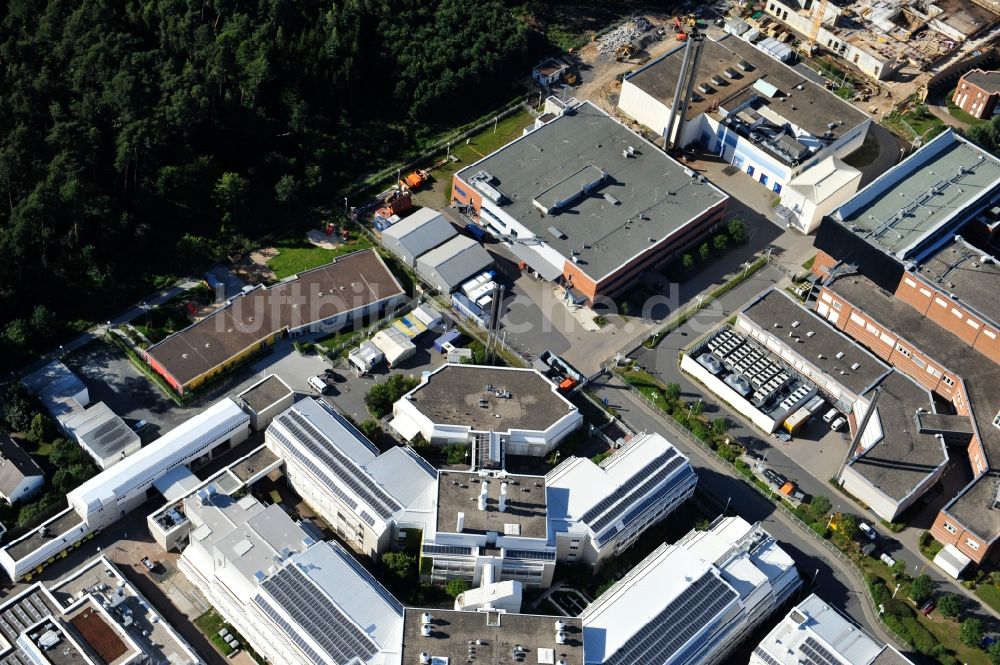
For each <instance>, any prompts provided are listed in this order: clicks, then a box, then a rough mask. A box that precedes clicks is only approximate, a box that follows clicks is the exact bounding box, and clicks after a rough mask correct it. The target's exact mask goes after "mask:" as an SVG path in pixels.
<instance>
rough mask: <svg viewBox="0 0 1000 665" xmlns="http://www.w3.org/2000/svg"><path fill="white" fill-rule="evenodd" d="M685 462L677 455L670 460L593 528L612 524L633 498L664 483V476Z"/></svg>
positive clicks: (597, 529)
mask: <svg viewBox="0 0 1000 665" xmlns="http://www.w3.org/2000/svg"><path fill="white" fill-rule="evenodd" d="M684 463H685V460H684V458H683V457H675V458H673V459H672V460H670V461H669V462H667V464H666V466H664V467H663V468H662V469H660V470H659V471H657V472H656V473H655V474H654V475H653V476H652V477H650V478H649V480H647V481H646V482H644V483H643V484H642V485H640V486H639V487H638V488H636V489H635V490H634V491H632V492H630V493H629V496H628V500H624V501H621V502H619V504H618V505H617V506H615V507H614V508H613V509H612V510H610V511H608V512H607V513H605V514H604V516H603V517H601V519H599V520H597V522H595V523H594V524H593V525H591V528H592V529H594V531H595V532H597V531H600V530H601V529H603V528H604V527H606V526H607V525H608V524H611V523H612V522H614V521H616V520H617V519H618V516H619V515H621V514H622V513H623V512H624V511H625V510H626V509H627V508H628V507H629V506H630V505H632V500H634V499H635V498H638V497H640V496H642V495H644V494H646V493H647V492H649V491H650V490H651V489H652V488H654V487H656V486H657V485H659V484H660V483H662V482H663V479H664V478H666V477H667V476H669V475H670V474H671V473H673V472H674V471H676V470H677V469H679V468H680V467H681V466H683V465H684Z"/></svg>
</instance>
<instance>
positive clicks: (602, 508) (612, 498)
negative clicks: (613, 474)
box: [582, 448, 677, 524]
mask: <svg viewBox="0 0 1000 665" xmlns="http://www.w3.org/2000/svg"><path fill="white" fill-rule="evenodd" d="M676 454H677V452H676V451H675V450H673V449H672V448H671V449H670V450H667V451H666V452H664V453H662V454H661V455H659V456H658V457H657V458H656V459H654V460H653V461H652V462H650V463H649V464H647V465H646V466H644V467H642V468H641V469H639V471H638V472H637V473H636V474H635V475H633V476H632V477H631V478H629V479H628V480H627V481H625V482H624V483H622V484H621V485H619V486H618V489H616V490H615V491H614V492H612V493H611V494H609V495H607V496H606V497H604V498H603V499H601V501H599V502H598V503H597V505H595V506H594V507H592V508H591V509H590V510H588V511H587V512H585V513H584V514H583V518H582V520H583V521H584V522H586V523H587V524H592V523H593V521H594V520H595V519H597V517H598V516H599V515H601V514H602V513H604V512H606V511H607V510H609V509H610V508H611V507H612V506H614V505H615V504H616V503H618V501H619V500H621V498H622V497H624V496H625V495H626V494H628V493H629V492H630V491H631V490H632V488H633V487H635V486H636V485H638V484H639V483H641V482H642V481H643V480H645V479H646V478H648V477H649V475H650V474H651V473H653V471H655V470H656V469H658V468H659V467H660V466H662V465H663V464H664V463H666V462H667V461H668V460H669V459H670V458H671V457H673V456H674V455H676Z"/></svg>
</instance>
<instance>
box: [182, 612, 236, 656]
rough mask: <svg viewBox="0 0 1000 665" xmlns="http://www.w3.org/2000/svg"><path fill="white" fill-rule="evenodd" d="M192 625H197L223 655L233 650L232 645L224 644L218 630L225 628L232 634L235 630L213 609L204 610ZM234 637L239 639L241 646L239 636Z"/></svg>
mask: <svg viewBox="0 0 1000 665" xmlns="http://www.w3.org/2000/svg"><path fill="white" fill-rule="evenodd" d="M194 625H196V626H198V630H200V631H201V632H203V633H205V636H206V637H208V639H210V640H211V641H212V644H214V645H215V646H216V647H218V649H219V651H221V652H222V654H223V655H225V656H228V655H229V654H231V653H232V652H233V649H232V647H230V646H229V645H228V644H226V641H225V640H224V639H222V638H221V637H219V631H220V630H222V629H223V628H225V629H227V630H228V631H229V632H230V633H232V634H234V635H235V633H236V631H234V630H233V627H232V626H230V625H229V624H228V623H226V621H225V619H223V618H222V616H220V615H219V613H218V612H216V611H215V610H209V611H207V612H205V613H204V614H202V615H201V616H200V617H198V618H197V619H195V620H194ZM236 639H237V640H240V645H241V646H242V644H243V642H242V640H241V639H240V638H239V637H237V638H236Z"/></svg>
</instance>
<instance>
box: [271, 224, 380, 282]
mask: <svg viewBox="0 0 1000 665" xmlns="http://www.w3.org/2000/svg"><path fill="white" fill-rule="evenodd" d="M371 246H372V244H371V242H369V240H368V239H367V238H365V237H364V236H359V235H355V234H353V233H352V234H351V237H350V238H349V239H348V241H347V242H345V243H343V244H342V245H340V246H338V247H337V248H336V249H324V248H322V247H317V246H316V245H314V244H312V243H311V242H309V241H308V240H306V239H305V238H302V237H298V238H285V239H284V240H279V241H278V242H276V243H275V244H274V248H275V249H277V250H278V252H279V253H278V255H277V256H275V257H274V258H272V259H271V260H269V261H268V262H267V266H268V267H269V268H270V269H271V270H272V271H274V276H275V277H276V278H277V279H284V278H286V277H291V276H292V275H297V274H299V273H300V272H303V271H306V270H310V269H312V268H318V267H319V266H321V265H324V264H327V263H329V262H330V261H332V260H334V259H335V258H337V257H338V256H342V255H344V254H350V253H351V252H356V251H358V250H359V249H368V248H369V247H371Z"/></svg>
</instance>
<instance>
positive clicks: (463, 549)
mask: <svg viewBox="0 0 1000 665" xmlns="http://www.w3.org/2000/svg"><path fill="white" fill-rule="evenodd" d="M422 551H423V553H424V554H430V555H434V554H452V555H454V556H472V548H471V547H467V546H465V545H431V544H424V546H423V548H422Z"/></svg>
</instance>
